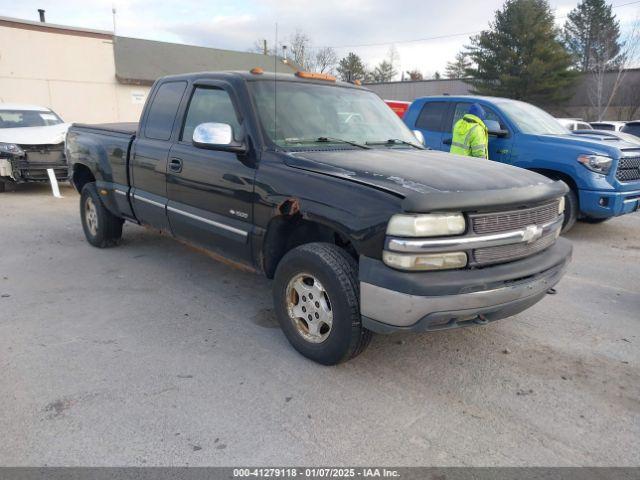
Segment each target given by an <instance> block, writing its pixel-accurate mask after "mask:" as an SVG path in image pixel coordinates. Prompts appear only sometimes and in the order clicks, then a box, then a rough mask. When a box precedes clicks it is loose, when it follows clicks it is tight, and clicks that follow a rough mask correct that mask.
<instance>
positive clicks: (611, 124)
mask: <svg viewBox="0 0 640 480" xmlns="http://www.w3.org/2000/svg"><path fill="white" fill-rule="evenodd" d="M589 125H591V126H592V127H593V128H595V129H596V130H608V131H609V132H619V131H620V130H622V127H624V126H625V125H626V122H617V121H601V122H589Z"/></svg>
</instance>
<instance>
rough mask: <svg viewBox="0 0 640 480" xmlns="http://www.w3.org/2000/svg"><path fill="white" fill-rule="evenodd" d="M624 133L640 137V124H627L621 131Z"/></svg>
mask: <svg viewBox="0 0 640 480" xmlns="http://www.w3.org/2000/svg"><path fill="white" fill-rule="evenodd" d="M621 131H622V132H625V133H630V134H631V135H635V136H636V137H640V123H627V124H626V125H625V126H624V127H622V129H621Z"/></svg>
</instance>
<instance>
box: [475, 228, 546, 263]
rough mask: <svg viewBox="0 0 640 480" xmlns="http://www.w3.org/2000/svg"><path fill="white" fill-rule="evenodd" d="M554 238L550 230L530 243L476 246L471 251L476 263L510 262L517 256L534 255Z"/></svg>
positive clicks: (517, 257)
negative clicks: (476, 247)
mask: <svg viewBox="0 0 640 480" xmlns="http://www.w3.org/2000/svg"><path fill="white" fill-rule="evenodd" d="M555 240H556V235H555V233H553V232H552V233H549V234H547V235H545V236H544V237H541V238H539V239H538V240H536V241H535V242H531V243H516V244H513V245H500V246H497V247H487V248H478V249H476V250H474V251H473V258H474V260H475V263H476V264H477V265H491V264H494V263H503V262H510V261H512V260H517V259H519V258H524V257H528V256H531V255H535V254H536V253H539V252H541V251H542V250H544V249H546V248H548V247H550V246H551V245H553V243H554V242H555Z"/></svg>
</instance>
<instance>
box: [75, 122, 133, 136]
mask: <svg viewBox="0 0 640 480" xmlns="http://www.w3.org/2000/svg"><path fill="white" fill-rule="evenodd" d="M73 127H80V128H83V129H87V130H97V131H100V132H111V133H124V134H127V135H135V134H136V132H137V131H138V122H120V123H74V124H73Z"/></svg>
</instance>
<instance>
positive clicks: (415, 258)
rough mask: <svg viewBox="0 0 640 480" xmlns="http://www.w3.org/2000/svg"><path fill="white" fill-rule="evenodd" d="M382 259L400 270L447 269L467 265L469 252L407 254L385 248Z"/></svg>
mask: <svg viewBox="0 0 640 480" xmlns="http://www.w3.org/2000/svg"><path fill="white" fill-rule="evenodd" d="M382 260H383V261H384V263H385V264H387V265H388V266H390V267H392V268H398V269H400V270H447V269H451V268H463V267H465V266H466V265H467V254H466V253H464V252H448V253H428V254H426V253H425V254H422V253H412V254H405V253H395V252H389V251H387V250H385V251H384V252H382Z"/></svg>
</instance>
